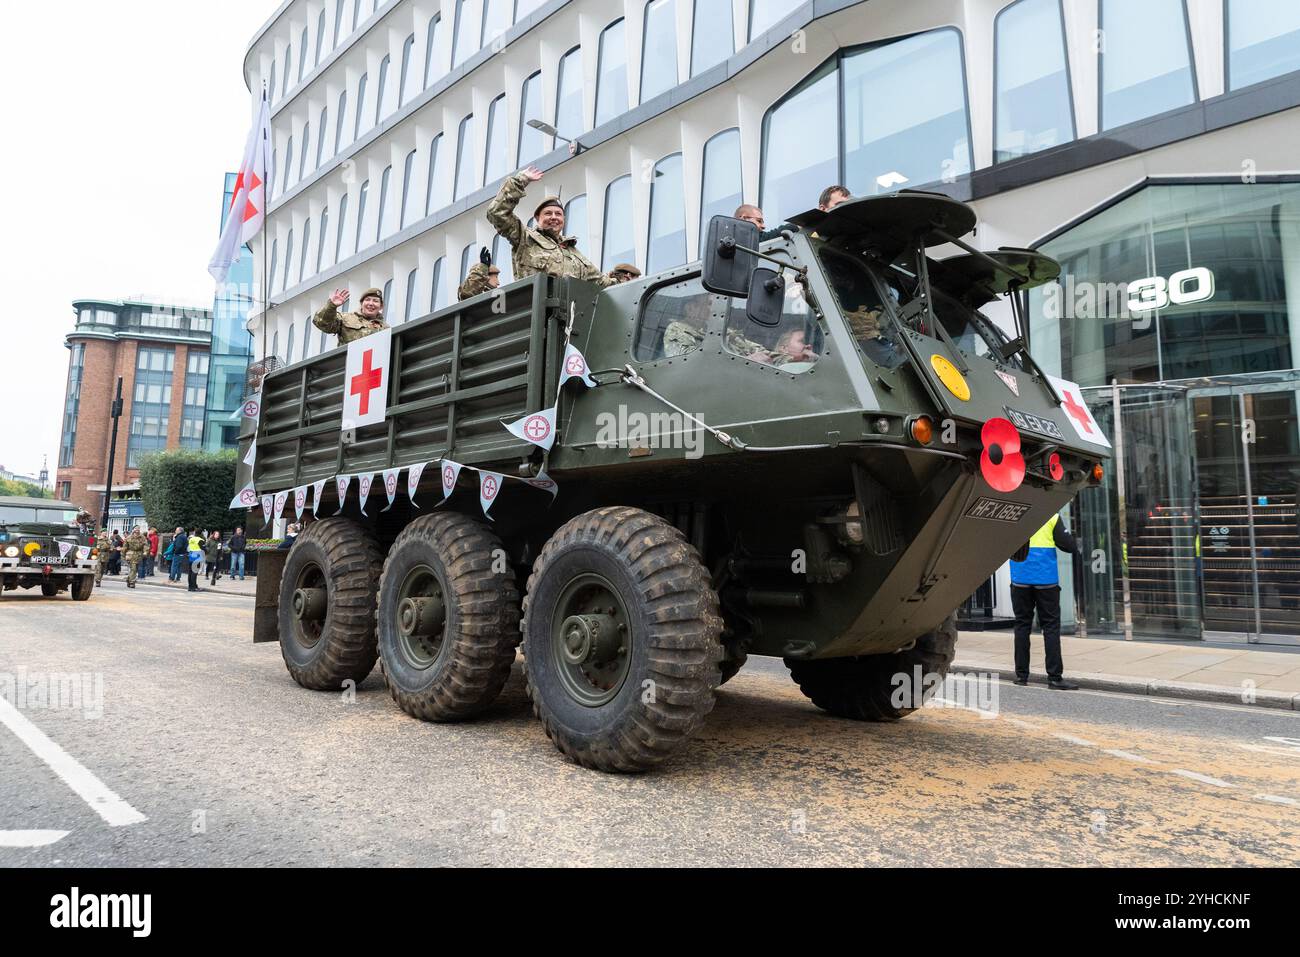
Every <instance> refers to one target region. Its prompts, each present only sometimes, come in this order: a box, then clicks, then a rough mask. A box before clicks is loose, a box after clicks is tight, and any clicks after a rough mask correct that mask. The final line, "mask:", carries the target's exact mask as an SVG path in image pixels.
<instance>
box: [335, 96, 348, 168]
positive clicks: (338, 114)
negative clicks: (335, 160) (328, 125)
mask: <svg viewBox="0 0 1300 957" xmlns="http://www.w3.org/2000/svg"><path fill="white" fill-rule="evenodd" d="M347 111H348V91H347V90H344V91H343V92H342V93H340V94H339V105H338V109H336V110H335V111H334V152H335V154H337V153H339V152H341V151H342V150H343V114H345V113H346V112H347Z"/></svg>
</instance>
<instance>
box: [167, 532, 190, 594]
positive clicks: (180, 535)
mask: <svg viewBox="0 0 1300 957" xmlns="http://www.w3.org/2000/svg"><path fill="white" fill-rule="evenodd" d="M187 551H189V536H187V535H186V534H185V529H183V528H181V527H180V526H179V525H177V526H176V531H174V532H172V541H171V544H170V545H168V546H167V551H166V552H164V553H163V558H165V559H168V560H170V561H171V563H172V564H171V568H170V569H169V570H168V575H167V580H168V581H173V582H178V581H180V580H181V571H182V570H183V569H184V568H185V553H186V552H187Z"/></svg>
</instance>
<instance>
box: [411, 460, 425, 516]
mask: <svg viewBox="0 0 1300 957" xmlns="http://www.w3.org/2000/svg"><path fill="white" fill-rule="evenodd" d="M426 464H427V463H424V462H421V463H420V464H419V465H412V466H411V467H410V468H408V469H407V470H406V495H407V497H408V498H409V499H410V500H411V504H412V505H415V490H416V489H418V488H419V487H420V476H421V475H423V474H424V466H425V465H426ZM415 507H416V508H419V507H420V506H418V505H415Z"/></svg>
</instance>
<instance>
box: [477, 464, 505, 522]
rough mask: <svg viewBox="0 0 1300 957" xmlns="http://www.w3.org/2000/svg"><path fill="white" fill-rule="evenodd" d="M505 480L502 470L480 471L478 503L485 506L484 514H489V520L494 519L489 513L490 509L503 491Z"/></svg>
mask: <svg viewBox="0 0 1300 957" xmlns="http://www.w3.org/2000/svg"><path fill="white" fill-rule="evenodd" d="M503 481H505V479H504V477H503V476H502V475H501V473H500V472H479V473H478V503H479V505H481V506H482V507H483V514H484V515H486V516H487V519H488V521H489V522H490V521H492V516H491V515H488V509H490V508H491V507H492V503H493V502H495V501H496V500H497V496H498V495H499V494H500V493H501V483H502V482H503Z"/></svg>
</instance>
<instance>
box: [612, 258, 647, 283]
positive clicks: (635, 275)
mask: <svg viewBox="0 0 1300 957" xmlns="http://www.w3.org/2000/svg"><path fill="white" fill-rule="evenodd" d="M609 274H610V275H611V276H613V277H614V278H615V279H617V280H618V281H619V282H631V281H632V280H633V279H640V278H641V270H639V269H637V268H636V267H635V266H633V265H632V264H631V263H619V264H617V265H616V266H615V267H614V268H613V269H611V270H610V271H609Z"/></svg>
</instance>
